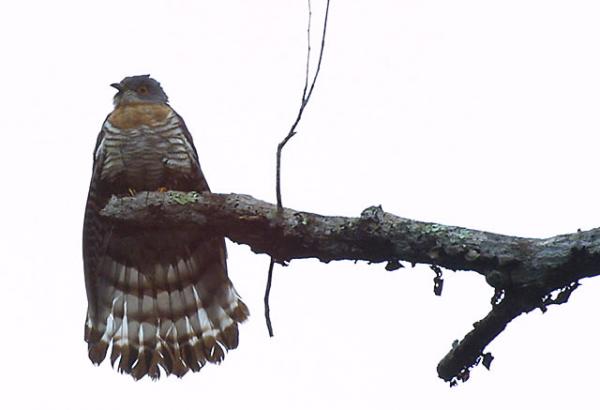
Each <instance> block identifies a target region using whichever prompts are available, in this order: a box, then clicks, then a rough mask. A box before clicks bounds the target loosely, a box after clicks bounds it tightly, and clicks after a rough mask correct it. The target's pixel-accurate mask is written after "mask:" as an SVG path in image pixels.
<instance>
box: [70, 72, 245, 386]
mask: <svg viewBox="0 0 600 410" xmlns="http://www.w3.org/2000/svg"><path fill="white" fill-rule="evenodd" d="M111 86H112V87H114V88H116V89H117V93H116V94H115V96H114V99H113V104H114V109H113V111H112V112H111V113H110V114H109V115H108V116H107V117H106V119H105V121H104V123H103V125H102V128H101V131H100V133H99V135H98V137H97V140H96V145H95V148H94V154H93V168H92V178H91V182H90V187H89V192H88V197H87V202H86V209H85V216H84V224H83V241H82V244H83V267H84V277H85V287H86V294H87V300H88V308H87V315H86V320H85V332H84V340H85V341H86V342H87V346H88V356H89V359H90V360H91V361H92V362H93V363H94V364H96V365H100V363H102V361H103V360H104V359H105V357H106V356H107V353H108V349H109V347H112V348H111V353H110V360H111V364H112V366H113V367H115V364H116V362H117V360H118V361H119V362H118V364H116V366H117V367H116V370H117V371H119V372H120V373H125V374H130V375H131V376H132V377H133V378H134V379H136V380H139V379H141V378H143V377H144V376H146V375H147V376H149V377H150V378H151V379H153V380H156V379H159V378H160V376H161V373H162V372H164V373H165V374H166V375H167V376H168V375H171V374H172V375H175V376H177V377H182V376H183V375H185V374H186V373H188V371H190V370H191V371H192V372H197V371H199V370H200V369H201V368H202V367H203V366H204V365H205V364H206V363H220V362H221V361H222V360H223V359H224V356H225V353H226V352H227V351H228V350H231V349H235V348H236V347H237V346H238V341H239V331H238V324H239V323H241V322H243V321H245V320H246V319H247V318H248V316H249V311H248V307H247V306H246V305H245V304H244V302H243V301H242V300H241V297H240V295H239V294H238V293H237V291H236V290H235V288H234V286H233V284H232V282H231V280H230V279H229V277H228V274H227V264H226V248H225V239H224V238H223V237H215V236H209V235H208V234H206V233H204V232H202V231H201V229H199V228H197V227H194V226H191V225H190V226H181V225H178V226H167V227H160V228H157V227H152V228H150V227H148V228H140V227H126V226H121V225H119V226H116V225H115V224H113V223H110V222H108V221H106V220H105V219H103V218H102V216H101V214H100V211H101V210H102V209H103V208H104V206H105V205H106V204H107V203H108V201H109V200H110V199H111V197H113V196H116V197H127V196H131V195H135V194H136V193H140V192H144V191H146V192H151V191H160V192H165V191H167V190H173V191H186V192H190V191H195V192H210V189H209V186H208V183H207V181H206V179H205V177H204V174H203V172H202V170H201V168H200V162H199V159H198V153H197V151H196V148H195V146H194V142H193V140H192V136H191V134H190V132H189V131H188V128H187V126H186V124H185V122H184V120H183V118H182V117H181V116H180V115H179V114H177V113H176V112H175V111H174V110H173V109H172V108H171V106H170V105H169V99H168V97H167V95H166V93H165V92H164V90H163V88H162V86H161V85H160V83H159V82H158V81H156V80H155V79H153V78H152V77H150V75H136V76H130V77H125V78H124V79H123V80H122V81H120V82H119V83H114V84H111Z"/></svg>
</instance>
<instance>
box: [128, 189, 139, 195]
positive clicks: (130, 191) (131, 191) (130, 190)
mask: <svg viewBox="0 0 600 410" xmlns="http://www.w3.org/2000/svg"><path fill="white" fill-rule="evenodd" d="M127 191H129V195H131V196H135V194H136V193H137V192H135V189H133V188H129V189H127Z"/></svg>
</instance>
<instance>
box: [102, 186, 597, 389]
mask: <svg viewBox="0 0 600 410" xmlns="http://www.w3.org/2000/svg"><path fill="white" fill-rule="evenodd" d="M102 214H103V216H104V217H105V218H107V219H108V220H109V221H111V222H112V223H113V224H114V225H115V227H116V228H119V227H133V226H135V227H136V228H138V229H145V228H152V229H157V228H158V229H160V228H166V227H169V228H173V227H174V226H177V225H187V226H189V224H195V225H197V226H198V228H199V229H202V230H204V231H206V232H207V235H222V236H227V237H228V238H230V239H231V240H232V241H234V242H237V243H240V244H246V245H249V246H250V248H251V249H252V251H253V252H255V253H265V254H268V255H270V256H271V257H273V258H274V259H275V260H276V261H277V262H279V263H284V262H286V261H289V260H292V259H300V258H317V259H319V260H320V261H321V262H329V261H334V260H364V261H369V262H375V263H377V262H387V266H386V268H388V269H390V270H393V269H396V268H399V267H402V265H401V264H400V263H399V261H407V262H410V263H412V264H417V263H425V264H429V265H435V266H441V267H444V268H447V269H451V270H470V271H474V272H478V273H480V274H482V275H484V276H485V278H486V281H487V283H488V284H489V285H490V286H492V287H493V288H494V289H495V290H496V296H497V297H496V298H494V300H493V303H492V310H491V312H490V313H489V314H488V315H487V316H486V317H485V318H484V319H482V320H481V321H480V322H478V323H476V324H475V325H474V329H473V330H472V331H471V332H470V333H468V334H467V335H466V336H465V338H464V339H463V340H462V341H461V342H459V343H457V344H456V345H455V346H454V347H453V348H452V350H451V351H450V352H449V353H448V354H447V355H446V357H444V359H442V361H441V362H440V364H439V366H438V375H439V376H440V377H441V378H442V379H444V380H446V381H449V382H451V383H455V382H456V380H465V378H466V377H468V371H469V369H470V368H471V367H473V366H474V365H476V364H478V363H479V362H480V361H481V360H482V359H483V361H484V364H486V360H488V363H487V364H489V358H490V357H491V356H488V355H487V354H485V353H484V352H483V349H484V348H485V347H486V346H487V344H489V342H491V341H492V340H493V339H494V338H495V337H496V336H497V335H498V334H500V333H501V332H502V331H503V329H504V328H505V327H506V325H507V324H508V323H509V322H510V321H511V320H512V319H514V318H515V317H517V316H518V315H520V314H521V313H524V312H529V311H531V310H533V309H535V308H538V307H539V308H541V309H543V310H545V307H546V306H547V305H550V304H558V303H564V302H565V301H566V300H567V299H568V296H569V295H570V293H571V292H572V291H573V290H574V289H575V287H576V286H577V283H578V281H579V280H580V279H582V278H585V277H592V276H596V275H598V274H600V228H597V229H592V230H589V231H585V232H581V231H578V232H575V233H571V234H565V235H557V236H553V237H550V238H544V239H537V238H522V237H516V236H508V235H500V234H495V233H490V232H484V231H478V230H474V229H467V228H461V227H456V226H447V225H442V224H437V223H430V222H420V221H415V220H411V219H406V218H402V217H399V216H396V215H392V214H390V213H387V212H384V211H383V210H382V208H381V207H369V208H367V209H365V210H364V211H363V212H362V214H361V215H360V217H354V218H352V217H341V216H323V215H318V214H314V213H309V212H301V211H296V210H293V209H289V208H283V209H282V210H279V211H278V208H277V205H275V204H271V203H268V202H264V201H260V200H258V199H255V198H253V197H251V196H248V195H240V194H210V193H202V194H198V193H195V192H194V193H184V192H174V191H171V192H167V193H160V192H142V193H138V194H137V195H136V196H135V197H124V198H116V197H113V198H112V199H111V201H110V202H109V203H108V204H107V206H106V207H105V208H104V210H103V211H102ZM557 290H558V291H560V294H559V295H558V296H556V297H552V296H551V293H552V292H554V291H557Z"/></svg>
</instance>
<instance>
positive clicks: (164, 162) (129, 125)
mask: <svg viewBox="0 0 600 410" xmlns="http://www.w3.org/2000/svg"><path fill="white" fill-rule="evenodd" d="M103 131H104V138H103V140H102V141H101V143H100V146H99V147H98V150H97V152H96V158H97V159H98V158H103V162H102V165H101V175H100V177H101V179H102V180H104V181H105V182H108V183H112V184H116V185H119V186H123V187H125V186H126V187H128V188H133V189H136V190H156V189H158V188H159V187H163V186H164V187H169V186H171V185H173V184H172V183H170V182H171V181H170V179H173V178H177V177H178V175H179V176H181V175H189V174H190V173H191V172H192V167H193V164H194V159H193V158H194V155H193V149H192V147H191V145H190V144H189V142H188V141H187V139H186V137H185V135H184V131H183V129H182V127H181V124H180V123H179V119H178V117H177V115H175V113H174V112H173V110H172V109H171V108H170V107H169V106H167V105H159V104H136V105H133V106H126V107H121V108H117V109H116V110H115V111H114V112H113V113H112V114H111V115H110V116H109V117H108V118H107V120H106V122H105V123H104V125H103Z"/></svg>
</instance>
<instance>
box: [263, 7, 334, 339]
mask: <svg viewBox="0 0 600 410" xmlns="http://www.w3.org/2000/svg"><path fill="white" fill-rule="evenodd" d="M329 2H330V0H327V5H326V7H325V17H324V20H323V33H322V34H321V49H320V50H319V59H318V60H317V68H316V70H315V75H314V76H313V78H312V81H310V86H309V77H310V52H311V46H310V28H311V23H312V7H311V2H310V0H308V28H307V30H306V33H307V52H306V72H305V77H304V89H303V90H302V100H301V103H300V109H299V110H298V115H297V116H296V120H295V121H294V123H293V124H292V126H291V127H290V130H289V131H288V134H287V135H286V137H285V138H284V139H283V140H281V142H280V143H279V144H278V145H277V161H276V163H277V168H276V173H275V175H276V176H275V194H276V196H277V210H278V211H281V210H282V209H283V203H282V201H281V151H282V150H283V147H285V145H286V144H287V143H288V141H289V140H290V139H292V137H293V136H294V135H296V127H297V126H298V123H300V120H301V119H302V114H303V113H304V108H306V105H307V104H308V101H309V100H310V96H311V95H312V92H313V90H314V89H315V83H316V81H317V77H318V76H319V72H320V71H321V61H322V60H323V50H324V49H325V34H326V33H327V20H328V18H329ZM274 266H275V260H274V259H273V258H271V262H270V264H269V273H268V277H267V286H266V289H265V298H264V302H265V320H266V322H267V329H268V330H269V336H270V337H273V326H272V325H271V316H270V308H269V294H270V293H271V283H272V280H273V268H274Z"/></svg>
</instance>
